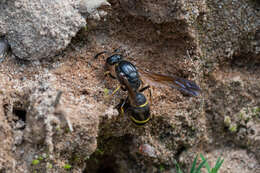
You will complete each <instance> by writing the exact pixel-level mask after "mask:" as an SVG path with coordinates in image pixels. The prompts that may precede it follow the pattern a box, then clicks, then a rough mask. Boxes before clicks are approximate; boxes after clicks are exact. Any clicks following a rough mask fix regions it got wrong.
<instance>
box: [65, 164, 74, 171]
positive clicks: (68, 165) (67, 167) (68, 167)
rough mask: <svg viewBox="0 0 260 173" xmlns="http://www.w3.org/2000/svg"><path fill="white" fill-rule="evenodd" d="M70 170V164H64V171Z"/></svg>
mask: <svg viewBox="0 0 260 173" xmlns="http://www.w3.org/2000/svg"><path fill="white" fill-rule="evenodd" d="M71 168H72V166H71V165H70V164H65V165H64V169H66V170H69V169H71Z"/></svg>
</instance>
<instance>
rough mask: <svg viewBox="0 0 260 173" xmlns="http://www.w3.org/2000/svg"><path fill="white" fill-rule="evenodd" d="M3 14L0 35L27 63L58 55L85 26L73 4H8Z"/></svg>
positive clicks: (0, 6)
mask: <svg viewBox="0 0 260 173" xmlns="http://www.w3.org/2000/svg"><path fill="white" fill-rule="evenodd" d="M0 11H1V13H0V35H6V39H7V40H8V42H9V44H10V46H11V49H12V52H13V54H15V55H16V56H17V57H19V58H21V59H27V60H33V59H41V58H46V57H50V56H54V55H56V54H57V53H58V52H59V51H61V50H63V49H64V48H66V46H67V45H68V44H69V43H70V41H71V38H72V37H73V36H75V35H76V33H77V32H78V30H79V29H80V28H81V27H84V26H85V25H86V21H85V19H84V18H83V17H82V16H81V15H80V13H79V12H78V10H76V9H75V8H74V7H73V5H72V2H71V1H70V0H27V1H24V0H9V1H3V2H0Z"/></svg>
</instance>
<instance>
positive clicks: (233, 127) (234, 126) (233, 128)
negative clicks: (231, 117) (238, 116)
mask: <svg viewBox="0 0 260 173" xmlns="http://www.w3.org/2000/svg"><path fill="white" fill-rule="evenodd" d="M229 131H230V132H231V133H235V132H237V125H236V124H231V125H230V126H229Z"/></svg>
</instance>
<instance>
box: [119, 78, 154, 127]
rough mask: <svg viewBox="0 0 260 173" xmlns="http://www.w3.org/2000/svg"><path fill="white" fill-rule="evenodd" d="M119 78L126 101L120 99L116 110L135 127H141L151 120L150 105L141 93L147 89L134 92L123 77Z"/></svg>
mask: <svg viewBox="0 0 260 173" xmlns="http://www.w3.org/2000/svg"><path fill="white" fill-rule="evenodd" d="M120 77H121V81H123V82H124V84H125V86H126V90H127V91H128V96H127V98H126V99H121V102H120V103H119V104H118V105H117V106H116V108H117V109H118V110H119V113H120V114H121V115H124V114H126V115H127V116H128V117H130V119H131V121H132V122H133V123H134V124H135V125H137V126H143V125H145V124H146V123H147V122H148V121H149V120H150V119H151V114H150V105H149V103H148V101H147V99H146V97H145V96H144V94H142V93H141V92H143V91H144V90H146V89H148V87H144V88H142V89H141V90H140V91H135V90H134V89H133V88H132V86H131V85H130V83H129V82H128V79H127V78H126V77H125V76H120Z"/></svg>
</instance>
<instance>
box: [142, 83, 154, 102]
mask: <svg viewBox="0 0 260 173" xmlns="http://www.w3.org/2000/svg"><path fill="white" fill-rule="evenodd" d="M147 89H149V93H150V104H152V102H153V97H152V87H151V86H150V85H148V86H146V87H143V88H142V89H140V90H139V92H144V91H145V90H147Z"/></svg>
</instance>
